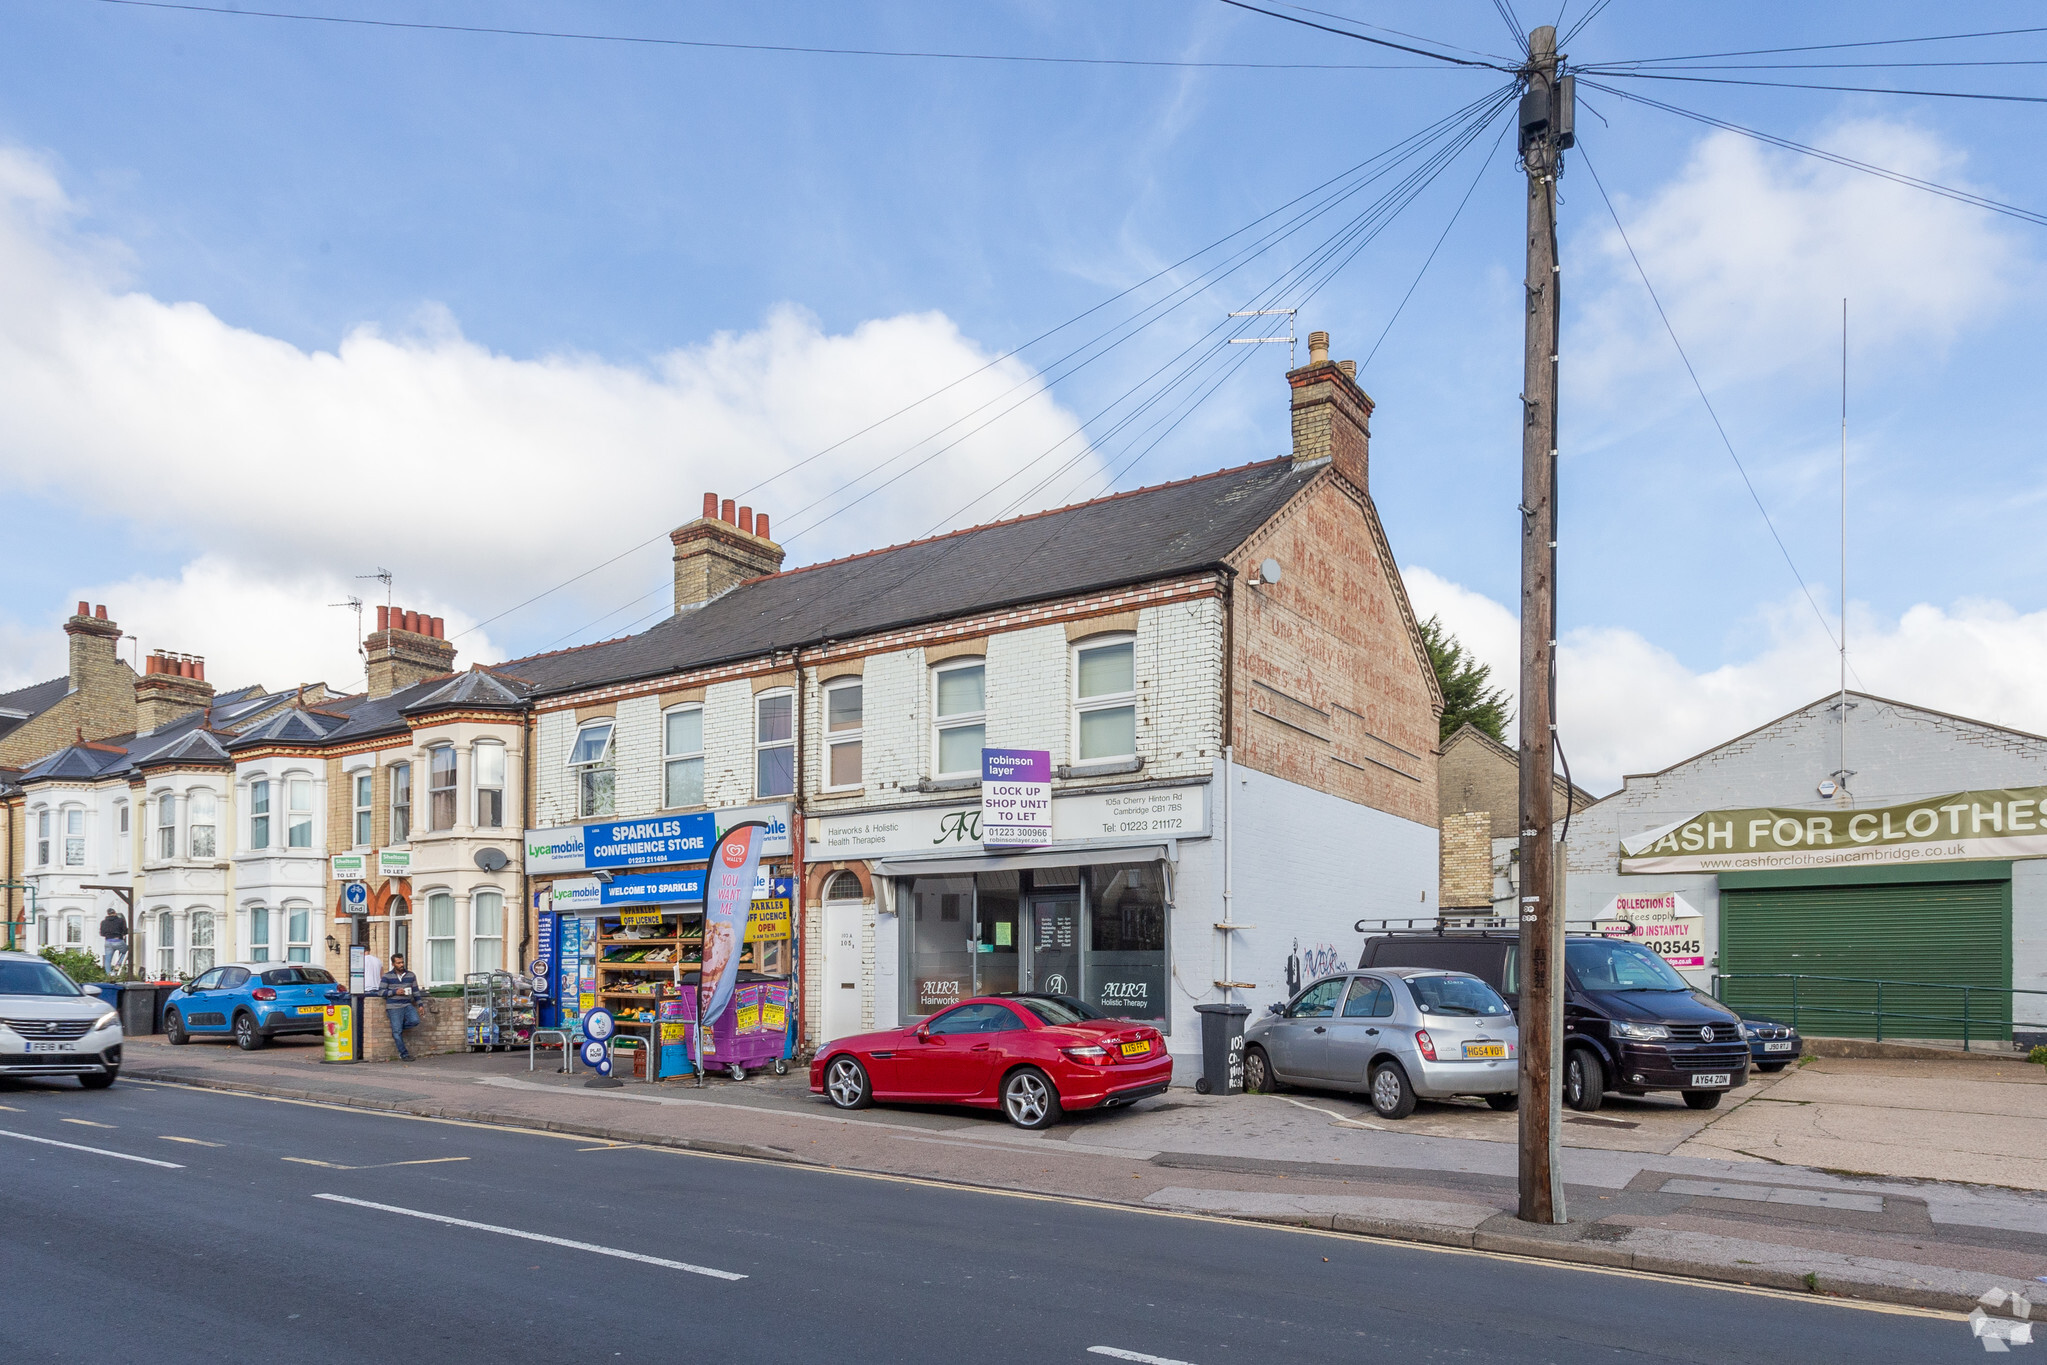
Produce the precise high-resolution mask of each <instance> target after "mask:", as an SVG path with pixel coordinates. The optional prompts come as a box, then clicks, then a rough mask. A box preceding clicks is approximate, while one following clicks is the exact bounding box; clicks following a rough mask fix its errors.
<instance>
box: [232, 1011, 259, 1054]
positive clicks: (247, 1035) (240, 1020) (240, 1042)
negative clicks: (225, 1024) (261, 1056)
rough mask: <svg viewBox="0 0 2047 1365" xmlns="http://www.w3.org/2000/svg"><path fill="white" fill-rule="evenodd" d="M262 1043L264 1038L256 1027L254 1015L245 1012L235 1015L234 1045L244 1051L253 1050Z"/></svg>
mask: <svg viewBox="0 0 2047 1365" xmlns="http://www.w3.org/2000/svg"><path fill="white" fill-rule="evenodd" d="M263 1043H264V1038H263V1035H262V1033H261V1032H259V1031H258V1030H257V1028H256V1020H255V1017H254V1016H253V1015H247V1014H238V1015H236V1016H235V1046H236V1047H238V1048H240V1049H241V1050H242V1051H244V1052H254V1051H255V1050H256V1049H257V1048H259V1047H261V1046H263Z"/></svg>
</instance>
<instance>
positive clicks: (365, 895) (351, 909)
mask: <svg viewBox="0 0 2047 1365" xmlns="http://www.w3.org/2000/svg"><path fill="white" fill-rule="evenodd" d="M341 902H342V904H343V905H345V906H347V907H348V913H349V914H351V915H367V914H368V913H369V912H370V886H369V883H368V882H349V883H348V884H347V885H345V886H343V887H342V888H341Z"/></svg>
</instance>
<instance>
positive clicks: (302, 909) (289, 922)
mask: <svg viewBox="0 0 2047 1365" xmlns="http://www.w3.org/2000/svg"><path fill="white" fill-rule="evenodd" d="M284 960H285V961H286V962H311V961H312V960H313V908H312V907H311V906H309V905H307V904H306V903H305V902H304V901H299V902H297V903H295V904H290V905H286V906H285V907H284Z"/></svg>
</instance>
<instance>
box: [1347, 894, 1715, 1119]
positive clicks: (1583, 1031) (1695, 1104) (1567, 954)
mask: <svg viewBox="0 0 2047 1365" xmlns="http://www.w3.org/2000/svg"><path fill="white" fill-rule="evenodd" d="M1363 927H1364V926H1363V924H1360V925H1359V928H1360V929H1362V928H1363ZM1520 950H1521V936H1520V935H1519V934H1518V933H1516V932H1515V931H1514V930H1512V929H1475V930H1472V929H1467V930H1461V931H1460V930H1445V931H1442V932H1434V931H1418V932H1413V933H1392V934H1382V935H1378V936H1376V937H1373V938H1368V939H1366V940H1365V951H1364V954H1363V955H1362V956H1361V957H1359V958H1358V966H1360V967H1436V968H1441V969H1444V970H1447V971H1456V972H1470V973H1471V974H1472V975H1473V976H1475V977H1478V978H1479V979H1480V980H1482V981H1484V982H1485V983H1486V984H1488V985H1490V986H1491V987H1492V988H1493V989H1494V990H1497V991H1498V992H1499V993H1500V994H1501V995H1503V996H1505V997H1506V998H1507V1003H1508V1004H1510V1005H1512V1006H1513V1007H1514V1008H1515V1010H1516V1012H1517V1013H1518V1012H1519V1010H1520V1008H1521V1001H1520V988H1521V983H1520V979H1519V974H1518V970H1517V969H1518V966H1519V962H1520ZM1748 1067H1749V1045H1748V1042H1747V1040H1746V1039H1744V1038H1743V1037H1742V1033H1741V1020H1740V1018H1739V1017H1738V1016H1736V1014H1735V1013H1734V1011H1732V1010H1730V1009H1728V1008H1727V1007H1726V1006H1725V1005H1723V1004H1721V1003H1720V1002H1719V1001H1717V1000H1715V999H1714V998H1713V997H1712V996H1710V995H1707V994H1705V993H1704V992H1702V991H1696V990H1693V989H1692V987H1691V986H1690V985H1689V984H1688V983H1687V982H1686V981H1685V979H1684V978H1683V977H1681V976H1679V975H1678V974H1677V973H1676V972H1675V971H1673V970H1671V967H1670V964H1668V963H1666V962H1665V961H1664V960H1663V959H1662V958H1660V957H1658V956H1657V955H1656V954H1655V953H1654V952H1652V951H1650V950H1649V949H1648V948H1645V947H1643V946H1642V945H1641V944H1639V943H1634V942H1631V941H1629V940H1628V939H1625V938H1603V937H1599V936H1596V935H1580V934H1572V935H1570V936H1568V937H1567V938H1566V939H1565V940H1564V1103H1566V1104H1568V1105H1570V1106H1571V1107H1572V1108H1573V1109H1577V1110H1580V1111H1582V1112H1590V1111H1591V1110H1594V1109H1597V1108H1598V1107H1599V1104H1600V1100H1601V1099H1602V1097H1603V1096H1604V1095H1605V1093H1606V1092H1607V1091H1609V1090H1616V1091H1619V1092H1620V1093H1621V1094H1623V1095H1641V1094H1646V1093H1647V1092H1649V1091H1651V1090H1681V1091H1683V1092H1684V1097H1685V1103H1686V1104H1688V1105H1690V1106H1691V1107H1692V1108H1694V1109H1711V1108H1712V1107H1713V1106H1714V1105H1716V1104H1718V1103H1720V1096H1721V1095H1722V1094H1724V1093H1725V1092H1727V1091H1729V1090H1732V1089H1734V1088H1735V1087H1736V1086H1741V1085H1746V1084H1748Z"/></svg>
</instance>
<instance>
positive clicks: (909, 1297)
mask: <svg viewBox="0 0 2047 1365" xmlns="http://www.w3.org/2000/svg"><path fill="white" fill-rule="evenodd" d="M0 1133H4V1134H5V1136H0V1172H4V1176H0V1286H4V1288H0V1359H4V1360H6V1361H8V1362H27V1361H58V1360H62V1361H72V1360H88V1359H90V1360H94V1361H106V1360H127V1359H136V1360H146V1361H149V1362H151V1363H152V1365H157V1363H158V1362H164V1363H167V1365H168V1363H171V1362H182V1361H205V1362H209V1365H217V1363H218V1362H221V1361H265V1362H291V1361H336V1360H346V1359H365V1360H379V1361H385V1360H389V1361H408V1360H413V1359H425V1360H432V1361H435V1362H437V1365H438V1363H439V1362H466V1361H536V1362H537V1361H546V1362H556V1363H560V1362H590V1361H603V1360H612V1359H618V1360H622V1361H626V1362H629V1363H631V1365H643V1363H644V1362H653V1361H664V1362H665V1361H670V1360H676V1359H681V1358H685V1357H687V1358H691V1359H701V1360H739V1359H747V1358H758V1359H766V1360H783V1361H830V1362H833V1365H854V1363H855V1362H866V1361H874V1362H890V1363H891V1365H893V1363H895V1362H921V1361H933V1362H959V1361H974V1362H998V1361H1029V1362H1073V1363H1074V1365H1088V1363H1089V1362H1094V1363H1096V1365H1099V1363H1100V1362H1104V1361H1108V1360H1117V1359H1122V1360H1136V1361H1145V1360H1159V1361H1168V1362H1187V1363H1188V1365H1228V1363H1231V1362H1254V1361H1255V1362H1264V1361H1275V1362H1276V1361H1287V1362H1297V1361H1304V1360H1328V1361H1374V1362H1376V1361H1386V1362H1394V1361H1399V1362H1403V1365H1404V1363H1405V1362H1417V1361H1437V1360H1444V1361H1449V1360H1455V1361H1459V1362H1493V1361H1499V1362H1508V1361H1511V1362H1517V1363H1518V1362H1539V1361H1557V1362H1578V1361H1630V1362H1634V1361H1643V1362H1648V1361H1699V1362H1706V1361H1711V1362H1748V1361H1755V1362H1772V1363H1773V1365H1774V1363H1775V1362H1782V1361H1794V1360H1795V1361H1799V1362H1826V1361H1844V1362H1845V1361H1857V1362H1862V1361H1868V1360H1872V1359H1882V1360H1886V1361H1922V1360H1924V1361H1936V1360H1964V1359H1973V1358H1976V1357H1978V1356H1980V1354H1981V1347H1980V1346H1978V1345H1977V1344H1976V1342H1975V1341H1974V1340H1973V1339H1972V1338H1971V1336H1970V1333H1969V1330H1968V1327H1967V1326H1966V1324H1964V1323H1962V1322H1960V1321H1959V1320H1957V1319H1953V1318H1933V1317H1928V1316H1921V1315H1916V1314H1911V1313H1906V1312H1900V1311H1885V1310H1874V1309H1868V1308H1856V1307H1850V1306H1846V1305H1842V1304H1838V1303H1831V1302H1827V1301H1805V1300H1799V1299H1794V1298H1789V1297H1783V1296H1772V1295H1765V1294H1757V1293H1748V1292H1742V1291H1739V1290H1734V1289H1723V1288H1716V1287H1712V1286H1704V1285H1693V1284H1687V1283H1682V1282H1677V1281H1672V1280H1662V1279H1657V1278H1653V1277H1648V1276H1636V1275H1627V1274H1613V1273H1601V1272H1596V1271H1590V1270H1578V1269H1573V1268H1569V1267H1562V1266H1556V1265H1540V1264H1531V1263H1527V1262H1519V1261H1513V1260H1509V1259H1505V1258H1499V1257H1490V1256H1485V1255H1475V1254H1471V1253H1466V1252H1451V1251H1441V1252H1438V1251H1431V1250H1427V1249H1422V1248H1414V1247H1404V1246H1391V1245H1380V1244H1374V1243H1370V1242H1365V1241H1361V1240H1359V1239H1356V1238H1351V1237H1344V1236H1339V1235H1328V1234H1316V1233H1308V1232H1302V1231H1298V1230H1286V1229H1280V1228H1261V1227H1256V1226H1246V1225H1243V1224H1231V1223H1225V1222H1218V1221H1208V1220H1202V1219H1195V1218H1183V1217H1176V1216H1171V1215H1164V1214H1151V1213H1146V1212H1143V1211H1139V1210H1125V1209H1118V1208H1114V1207H1106V1206H1101V1205H1088V1204H1080V1203H1072V1202H1066V1201H1061V1200H1053V1199H1043V1198H1026V1197H1015V1196H1009V1195H1002V1194H994V1193H981V1192H977V1191H971V1190H960V1189H956V1188H949V1187H943V1186H934V1185H926V1184H919V1183H916V1182H911V1181H903V1180H892V1179H883V1178H875V1177H867V1176H858V1175H852V1174H846V1173H837V1172H831V1171H818V1170H811V1169H804V1168H797V1167H791V1166H784V1165H779V1164H775V1163H765V1162H752V1161H744V1160H737V1159H722V1158H717V1157H711V1156H703V1155H696V1154H689V1153H679V1152H674V1151H664V1150H654V1149H646V1148H635V1147H609V1146H606V1145H604V1144H601V1143H596V1142H593V1141H591V1140H590V1139H587V1138H576V1139H568V1138H562V1137H558V1136H552V1135H548V1134H544V1133H536V1132H526V1131H517V1130H509V1129H494V1128H483V1127H474V1126H468V1125H462V1124H454V1123H441V1122H434V1121H431V1120H422V1119H412V1118H404V1117H398V1116H391V1115H384V1114H374V1113H365V1112H362V1111H358V1110H347V1109H337V1108H327V1107H322V1106H316V1105H308V1104H298V1103H292V1102H288V1101H277V1100H265V1099H259V1098H254V1097H246V1096H240V1095H228V1094H222V1093H219V1092H211V1091H199V1090H184V1089H178V1088H174V1087H163V1086H150V1085H144V1084H138V1083H136V1082H132V1081H123V1082H121V1083H120V1084H119V1085H117V1086H116V1087H114V1088H113V1089H112V1090H108V1091H98V1092H88V1091H81V1090H77V1089H73V1088H70V1087H69V1086H68V1085H57V1084H52V1085H36V1086H20V1087H16V1088H11V1089H0ZM31 1139H40V1140H39V1141H38V1140H31ZM56 1144H69V1145H56ZM87 1149H90V1150H87ZM116 1154H118V1155H116ZM124 1157H140V1158H144V1159H145V1160H144V1161H136V1160H129V1159H124ZM149 1163H170V1164H149ZM447 1220H455V1221H447ZM515 1234H523V1235H515ZM565 1243H566V1244H565ZM567 1244H576V1245H567ZM705 1272H711V1273H705ZM732 1277H744V1278H732ZM2020 1349H2022V1350H2023V1349H2026V1348H2023V1347H2022V1348H2020Z"/></svg>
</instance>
